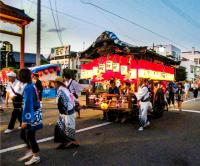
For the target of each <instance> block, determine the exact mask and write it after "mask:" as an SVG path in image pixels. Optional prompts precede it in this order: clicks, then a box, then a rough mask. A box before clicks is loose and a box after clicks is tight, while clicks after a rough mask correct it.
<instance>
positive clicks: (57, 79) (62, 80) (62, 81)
mask: <svg viewBox="0 0 200 166" xmlns="http://www.w3.org/2000/svg"><path fill="white" fill-rule="evenodd" d="M53 81H55V82H59V83H61V84H65V81H64V79H63V78H62V77H60V76H57V77H56V78H55V80H53Z"/></svg>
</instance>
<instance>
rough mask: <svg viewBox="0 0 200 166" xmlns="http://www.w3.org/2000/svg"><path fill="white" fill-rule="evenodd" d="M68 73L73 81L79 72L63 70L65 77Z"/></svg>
mask: <svg viewBox="0 0 200 166" xmlns="http://www.w3.org/2000/svg"><path fill="white" fill-rule="evenodd" d="M66 73H67V74H69V75H70V76H71V78H72V79H76V74H77V70H72V69H69V68H65V69H63V75H65V74H66Z"/></svg>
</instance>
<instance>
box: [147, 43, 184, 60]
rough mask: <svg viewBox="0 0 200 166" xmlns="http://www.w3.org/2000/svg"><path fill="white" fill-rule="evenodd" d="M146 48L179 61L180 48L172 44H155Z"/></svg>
mask: <svg viewBox="0 0 200 166" xmlns="http://www.w3.org/2000/svg"><path fill="white" fill-rule="evenodd" d="M148 48H149V49H151V50H154V51H155V52H156V53H158V54H160V55H163V56H166V57H168V58H170V59H173V60H175V61H180V59H181V49H179V48H178V47H175V46H174V45H171V44H169V45H156V46H152V47H148Z"/></svg>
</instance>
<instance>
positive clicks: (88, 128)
mask: <svg viewBox="0 0 200 166" xmlns="http://www.w3.org/2000/svg"><path fill="white" fill-rule="evenodd" d="M198 99H200V97H198V98H196V99H189V100H186V101H184V102H183V103H186V102H190V101H193V100H198ZM173 110H178V109H173ZM182 111H184V112H194V113H200V111H195V110H182ZM111 123H112V122H105V123H102V124H99V125H94V126H91V127H87V128H83V129H80V130H77V131H76V133H80V132H83V131H87V130H91V129H94V128H98V127H102V126H106V125H109V124H111ZM53 139H54V137H48V138H44V139H40V140H38V141H37V142H38V143H42V142H46V141H50V140H53ZM24 147H26V144H21V145H17V146H13V147H10V148H6V149H1V150H0V154H2V153H6V152H9V151H13V150H16V149H21V148H24Z"/></svg>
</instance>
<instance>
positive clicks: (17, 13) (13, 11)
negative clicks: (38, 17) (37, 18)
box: [0, 1, 33, 22]
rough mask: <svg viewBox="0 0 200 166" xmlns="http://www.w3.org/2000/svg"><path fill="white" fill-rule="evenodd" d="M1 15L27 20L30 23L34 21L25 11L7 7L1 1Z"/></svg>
mask: <svg viewBox="0 0 200 166" xmlns="http://www.w3.org/2000/svg"><path fill="white" fill-rule="evenodd" d="M0 13H2V14H6V15H9V16H13V17H16V18H19V19H22V20H26V21H28V22H31V21H33V19H32V18H31V17H29V16H28V15H27V14H26V13H25V12H24V10H20V9H17V8H14V7H12V6H9V5H6V4H5V3H3V2H2V1H0Z"/></svg>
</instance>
